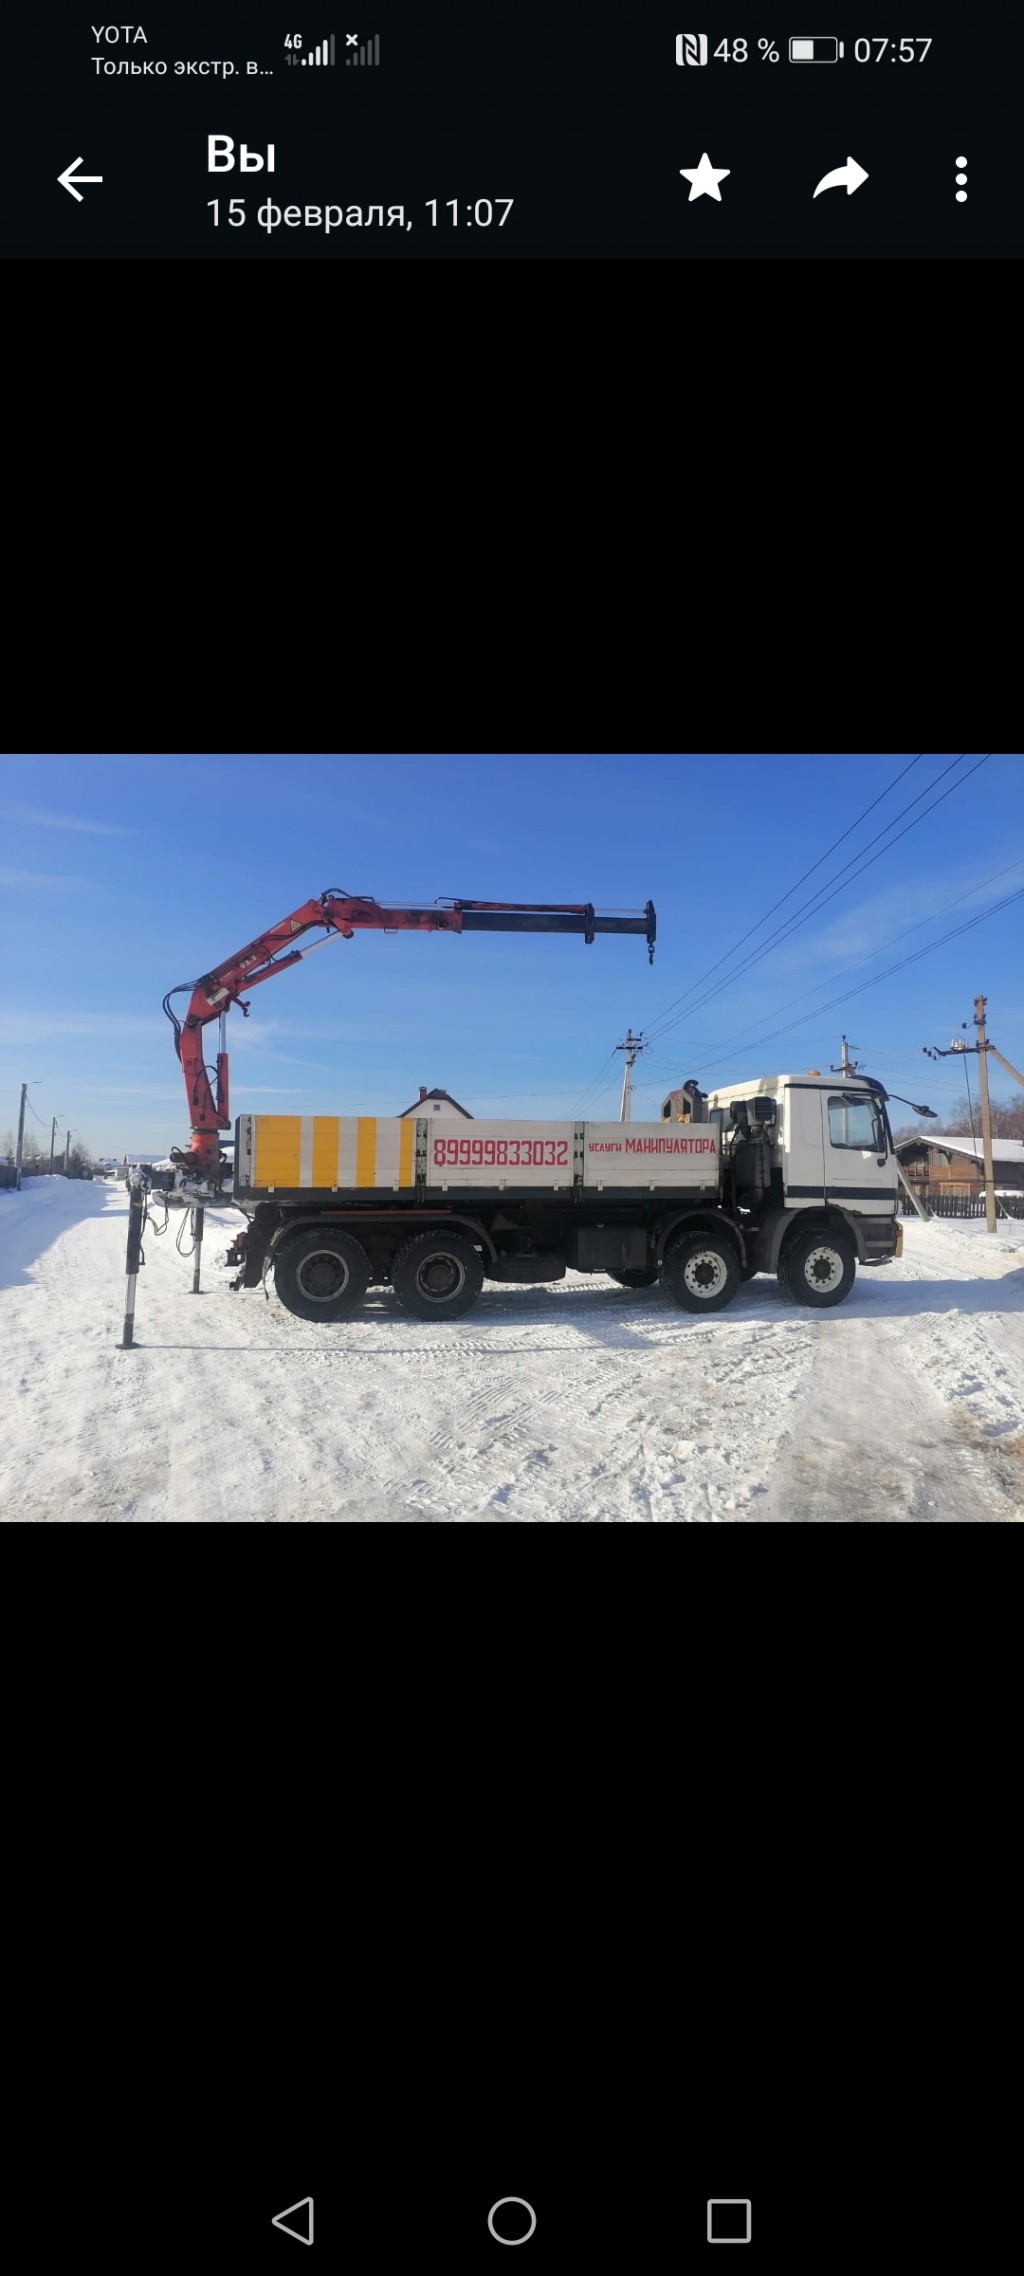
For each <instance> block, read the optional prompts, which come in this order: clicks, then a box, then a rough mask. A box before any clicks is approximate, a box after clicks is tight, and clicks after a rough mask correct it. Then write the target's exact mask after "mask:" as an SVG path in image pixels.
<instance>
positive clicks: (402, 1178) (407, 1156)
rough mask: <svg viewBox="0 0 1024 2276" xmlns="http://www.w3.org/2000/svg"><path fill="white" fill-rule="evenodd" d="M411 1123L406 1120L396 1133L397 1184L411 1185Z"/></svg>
mask: <svg viewBox="0 0 1024 2276" xmlns="http://www.w3.org/2000/svg"><path fill="white" fill-rule="evenodd" d="M412 1138H413V1126H412V1123H411V1122H409V1121H408V1120H406V1121H405V1122H403V1123H402V1126H401V1129H400V1130H399V1133H398V1183H399V1185H411V1184H412Z"/></svg>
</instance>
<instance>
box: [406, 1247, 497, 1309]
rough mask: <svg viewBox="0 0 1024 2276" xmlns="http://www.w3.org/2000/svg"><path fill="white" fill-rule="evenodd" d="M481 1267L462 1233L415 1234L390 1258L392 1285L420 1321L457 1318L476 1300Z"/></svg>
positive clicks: (480, 1282) (482, 1269) (473, 1249)
mask: <svg viewBox="0 0 1024 2276" xmlns="http://www.w3.org/2000/svg"><path fill="white" fill-rule="evenodd" d="M483 1284H484V1268H483V1265H482V1263H481V1261H480V1258H479V1256H478V1255H477V1252H476V1250H475V1248H474V1247H473V1243H472V1241H471V1240H469V1238H468V1237H467V1235H466V1234H465V1233H417V1234H416V1235H415V1236H414V1238H413V1239H412V1240H411V1241H406V1242H405V1243H404V1245H403V1247H402V1248H400V1249H399V1250H398V1251H397V1253H396V1255H395V1256H394V1257H393V1259H392V1263H391V1285H392V1287H393V1289H394V1291H395V1295H396V1296H397V1298H398V1301H399V1303H400V1304H401V1305H403V1306H404V1308H405V1310H406V1311H407V1312H415V1314H416V1317H417V1319H420V1320H457V1319H459V1318H460V1317H461V1314H462V1313H463V1312H468V1311H469V1309H470V1306H471V1305H472V1304H475V1303H476V1300H477V1297H478V1296H479V1294H480V1290H481V1288H482V1287H483Z"/></svg>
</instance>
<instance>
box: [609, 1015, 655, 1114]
mask: <svg viewBox="0 0 1024 2276" xmlns="http://www.w3.org/2000/svg"><path fill="white" fill-rule="evenodd" d="M615 1049H616V1051H624V1052H625V1054H626V1067H625V1073H624V1074H623V1077H622V1105H621V1106H620V1108H619V1121H620V1122H628V1121H629V1110H630V1105H631V1102H632V1097H633V1063H634V1061H635V1059H636V1056H637V1053H638V1052H639V1051H646V1050H647V1049H648V1045H647V1043H646V1042H645V1040H644V1038H643V1036H642V1035H634V1033H633V1030H632V1028H628V1029H627V1031H626V1040H625V1042H624V1043H617V1044H616V1046H615Z"/></svg>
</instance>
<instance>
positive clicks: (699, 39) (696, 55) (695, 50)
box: [676, 32, 708, 66]
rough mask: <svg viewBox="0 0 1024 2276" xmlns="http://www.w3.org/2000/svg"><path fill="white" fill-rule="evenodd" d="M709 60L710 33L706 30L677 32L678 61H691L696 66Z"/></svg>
mask: <svg viewBox="0 0 1024 2276" xmlns="http://www.w3.org/2000/svg"><path fill="white" fill-rule="evenodd" d="M707 60H708V35H707V33H706V32H677V33H676V62H677V63H689V64H691V65H694V66H695V65H697V64H700V63H706V62H707Z"/></svg>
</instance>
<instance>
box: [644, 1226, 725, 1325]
mask: <svg viewBox="0 0 1024 2276" xmlns="http://www.w3.org/2000/svg"><path fill="white" fill-rule="evenodd" d="M661 1284H662V1287H663V1288H664V1289H665V1291H666V1294H667V1295H669V1296H671V1297H673V1298H674V1300H675V1302H676V1303H677V1304H681V1305H682V1307H683V1309H684V1311H686V1312H721V1311H724V1309H725V1306H726V1305H727V1304H731V1303H732V1300H733V1297H734V1296H735V1294H736V1290H737V1288H738V1287H739V1284H740V1260H739V1257H738V1256H737V1254H736V1251H735V1249H734V1248H733V1245H732V1242H731V1241H729V1240H727V1239H726V1238H725V1236H724V1234H722V1233H683V1234H681V1235H680V1237H679V1239H678V1240H677V1241H673V1243H672V1246H671V1248H670V1249H669V1250H668V1251H667V1252H666V1255H665V1258H664V1262H663V1264H662V1267H661Z"/></svg>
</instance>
